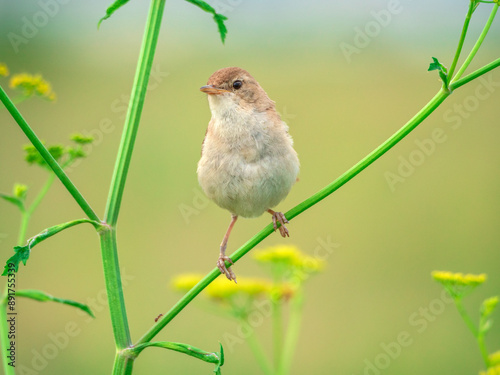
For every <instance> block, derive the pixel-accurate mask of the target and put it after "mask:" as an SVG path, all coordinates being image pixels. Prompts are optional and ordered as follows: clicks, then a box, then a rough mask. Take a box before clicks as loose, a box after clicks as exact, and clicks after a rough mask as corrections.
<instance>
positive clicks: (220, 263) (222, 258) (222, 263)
mask: <svg viewBox="0 0 500 375" xmlns="http://www.w3.org/2000/svg"><path fill="white" fill-rule="evenodd" d="M237 219H238V215H231V223H230V224H229V228H227V232H226V235H225V236H224V239H223V240H222V243H221V244H220V255H219V259H217V267H218V268H219V270H220V272H221V273H223V274H224V275H226V277H227V278H228V279H229V280H234V282H235V283H236V275H235V274H234V272H233V271H232V270H231V267H226V260H227V261H228V262H229V263H231V264H234V263H233V261H232V260H231V258H229V257H228V256H227V255H226V247H227V241H228V239H229V235H230V234H231V230H232V229H233V227H234V223H236V220H237Z"/></svg>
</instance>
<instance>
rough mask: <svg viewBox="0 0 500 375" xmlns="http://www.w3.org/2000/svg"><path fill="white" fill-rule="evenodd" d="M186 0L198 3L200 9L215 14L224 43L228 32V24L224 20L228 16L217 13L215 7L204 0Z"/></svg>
mask: <svg viewBox="0 0 500 375" xmlns="http://www.w3.org/2000/svg"><path fill="white" fill-rule="evenodd" d="M186 1H187V2H188V3H191V4H193V5H196V6H197V7H199V8H200V9H202V10H204V11H205V12H207V13H211V14H212V15H213V16H214V21H215V23H216V24H217V27H218V29H219V34H220V38H221V40H222V43H224V41H225V40H226V34H227V28H226V25H225V24H224V21H226V20H227V17H226V16H224V15H222V14H220V13H217V12H216V11H215V9H214V8H212V6H211V5H209V4H207V3H206V2H204V1H202V0H186Z"/></svg>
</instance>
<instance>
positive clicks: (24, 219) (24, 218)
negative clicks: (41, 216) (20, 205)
mask: <svg viewBox="0 0 500 375" xmlns="http://www.w3.org/2000/svg"><path fill="white" fill-rule="evenodd" d="M30 218H31V214H30V213H29V212H27V211H26V210H25V211H23V212H21V224H20V225H19V234H18V237H17V244H18V246H23V244H24V243H25V241H26V232H27V230H28V224H29V221H30Z"/></svg>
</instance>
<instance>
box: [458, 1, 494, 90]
mask: <svg viewBox="0 0 500 375" xmlns="http://www.w3.org/2000/svg"><path fill="white" fill-rule="evenodd" d="M497 10H498V4H494V5H493V9H492V10H491V13H490V17H489V18H488V21H486V25H484V28H483V31H482V32H481V35H479V38H478V39H477V41H476V44H475V45H474V47H472V50H471V51H470V53H469V56H467V58H466V59H465V61H464V63H463V64H462V67H461V68H460V69H459V71H458V72H457V74H456V75H455V77H453V79H452V80H451V84H453V82H455V81H457V80H459V79H460V77H462V74H463V73H464V72H465V70H466V69H467V68H468V67H469V64H470V63H471V61H472V59H473V58H474V56H476V53H477V51H478V50H479V47H481V44H482V43H483V41H484V38H485V37H486V34H488V31H489V30H490V27H491V24H492V23H493V20H494V19H495V15H496V13H497ZM450 77H451V74H450Z"/></svg>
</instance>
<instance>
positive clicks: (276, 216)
mask: <svg viewBox="0 0 500 375" xmlns="http://www.w3.org/2000/svg"><path fill="white" fill-rule="evenodd" d="M272 217H273V227H274V231H275V232H276V230H277V229H278V222H279V223H280V224H281V226H280V227H279V230H280V234H281V237H290V232H289V231H288V229H287V227H285V224H288V223H289V221H288V220H287V218H286V217H285V214H284V213H283V212H274V213H273V214H272Z"/></svg>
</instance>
